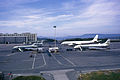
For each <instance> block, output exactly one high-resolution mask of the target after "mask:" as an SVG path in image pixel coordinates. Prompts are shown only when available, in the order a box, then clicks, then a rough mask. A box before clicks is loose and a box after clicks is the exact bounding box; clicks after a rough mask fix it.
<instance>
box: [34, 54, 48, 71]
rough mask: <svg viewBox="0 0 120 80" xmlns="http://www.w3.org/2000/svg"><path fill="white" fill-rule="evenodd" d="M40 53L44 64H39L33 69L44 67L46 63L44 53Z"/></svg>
mask: <svg viewBox="0 0 120 80" xmlns="http://www.w3.org/2000/svg"><path fill="white" fill-rule="evenodd" d="M41 55H42V58H43V62H44V64H43V65H41V66H38V67H35V69H39V68H42V67H44V66H45V65H47V63H46V60H45V56H44V54H41Z"/></svg>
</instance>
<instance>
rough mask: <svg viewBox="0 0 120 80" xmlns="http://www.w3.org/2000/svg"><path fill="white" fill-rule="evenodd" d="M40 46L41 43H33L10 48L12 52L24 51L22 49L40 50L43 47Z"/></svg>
mask: <svg viewBox="0 0 120 80" xmlns="http://www.w3.org/2000/svg"><path fill="white" fill-rule="evenodd" d="M39 47H41V43H33V44H32V45H24V46H14V47H13V49H12V53H14V52H18V51H19V52H24V51H37V52H40V51H41V52H42V51H43V48H39Z"/></svg>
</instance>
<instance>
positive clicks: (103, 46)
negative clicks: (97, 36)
mask: <svg viewBox="0 0 120 80" xmlns="http://www.w3.org/2000/svg"><path fill="white" fill-rule="evenodd" d="M109 45H110V39H108V40H107V41H106V42H105V43H97V44H84V45H76V46H74V48H75V49H77V48H78V49H80V50H81V51H82V50H83V49H96V50H97V49H98V50H101V49H107V48H108V47H109Z"/></svg>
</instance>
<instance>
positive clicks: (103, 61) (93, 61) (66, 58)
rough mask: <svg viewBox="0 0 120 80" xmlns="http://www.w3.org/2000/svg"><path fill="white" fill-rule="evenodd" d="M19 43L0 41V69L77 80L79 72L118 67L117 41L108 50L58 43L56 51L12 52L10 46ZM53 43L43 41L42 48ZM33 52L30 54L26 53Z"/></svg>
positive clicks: (50, 79) (119, 45) (48, 78)
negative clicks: (80, 49) (80, 47)
mask: <svg viewBox="0 0 120 80" xmlns="http://www.w3.org/2000/svg"><path fill="white" fill-rule="evenodd" d="M15 45H19V44H0V71H2V72H4V73H5V74H6V75H7V74H8V73H9V72H12V74H13V75H14V77H16V76H20V75H41V73H42V76H43V77H45V78H46V80H77V78H78V75H79V74H80V73H84V72H89V71H95V70H106V69H107V70H108V69H120V42H113V43H111V45H110V49H108V50H86V51H74V50H73V51H66V49H68V48H70V49H73V48H72V47H69V46H62V45H60V44H57V46H58V47H59V48H60V52H58V53H50V54H51V56H50V55H49V54H48V52H47V51H45V52H44V53H37V54H36V52H34V53H33V52H30V51H27V52H16V53H11V52H12V48H13V46H15ZM49 46H53V44H45V45H44V46H43V47H44V48H45V50H47V49H48V48H49ZM30 55H33V57H30Z"/></svg>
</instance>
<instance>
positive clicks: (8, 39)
mask: <svg viewBox="0 0 120 80" xmlns="http://www.w3.org/2000/svg"><path fill="white" fill-rule="evenodd" d="M36 41H37V34H32V33H21V34H18V33H14V34H8V33H6V34H3V33H0V43H1V44H11V43H32V42H36Z"/></svg>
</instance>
